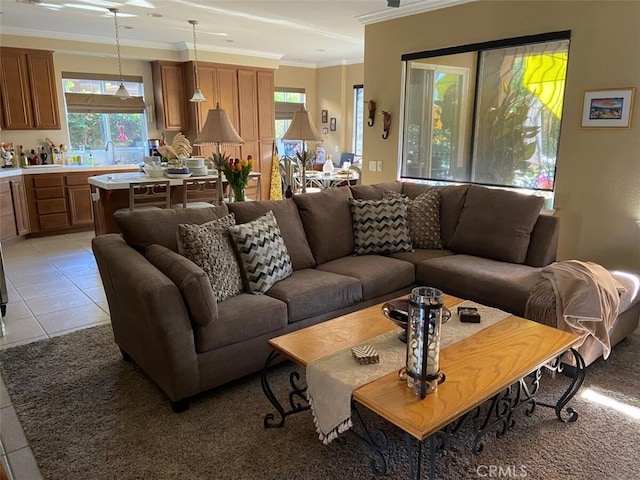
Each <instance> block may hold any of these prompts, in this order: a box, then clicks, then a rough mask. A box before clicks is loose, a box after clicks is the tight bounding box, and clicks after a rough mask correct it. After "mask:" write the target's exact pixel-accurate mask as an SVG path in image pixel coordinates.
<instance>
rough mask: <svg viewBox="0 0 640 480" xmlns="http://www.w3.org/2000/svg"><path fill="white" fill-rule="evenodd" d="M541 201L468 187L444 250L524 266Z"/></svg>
mask: <svg viewBox="0 0 640 480" xmlns="http://www.w3.org/2000/svg"><path fill="white" fill-rule="evenodd" d="M543 202H544V198H542V197H538V196H534V195H525V194H522V193H516V192H509V191H507V190H499V189H494V188H486V187H479V186H476V185H471V186H470V187H469V190H468V191H467V196H466V198H465V201H464V206H463V207H462V211H461V212H460V218H459V219H458V226H457V227H456V230H455V232H454V234H453V237H452V238H451V241H450V242H449V245H448V248H450V249H451V250H453V251H454V252H456V253H466V254H469V255H476V256H479V257H484V258H491V259H494V260H501V261H503V262H511V263H524V261H525V260H526V258H527V250H528V249H529V240H530V238H531V231H532V230H533V226H534V225H535V223H536V221H537V220H538V215H539V214H540V209H541V208H542V204H543Z"/></svg>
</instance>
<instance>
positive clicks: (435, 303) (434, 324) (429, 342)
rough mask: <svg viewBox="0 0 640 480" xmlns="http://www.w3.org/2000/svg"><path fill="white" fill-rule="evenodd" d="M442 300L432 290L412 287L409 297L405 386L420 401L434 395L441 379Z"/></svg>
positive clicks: (436, 290) (435, 290) (434, 290)
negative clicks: (428, 395)
mask: <svg viewBox="0 0 640 480" xmlns="http://www.w3.org/2000/svg"><path fill="white" fill-rule="evenodd" d="M443 307H444V297H443V294H442V292H441V291H440V290H438V289H436V288H432V287H416V288H414V289H413V290H412V291H411V294H410V296H409V323H408V325H407V362H406V372H407V384H408V387H409V388H411V389H413V391H414V392H415V393H416V394H418V395H419V396H420V398H424V397H425V396H426V395H427V393H432V392H435V391H436V389H437V387H438V384H439V383H442V382H443V381H444V379H445V376H444V374H443V373H442V372H440V327H441V325H442V311H443Z"/></svg>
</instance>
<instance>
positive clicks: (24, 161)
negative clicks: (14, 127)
mask: <svg viewBox="0 0 640 480" xmlns="http://www.w3.org/2000/svg"><path fill="white" fill-rule="evenodd" d="M18 156H19V157H20V163H19V165H20V166H21V167H26V166H27V165H29V162H28V161H27V154H26V153H24V147H23V146H22V145H20V151H19V152H18Z"/></svg>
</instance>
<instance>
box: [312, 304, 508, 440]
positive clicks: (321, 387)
mask: <svg viewBox="0 0 640 480" xmlns="http://www.w3.org/2000/svg"><path fill="white" fill-rule="evenodd" d="M458 306H461V307H476V308H477V309H478V312H479V313H480V316H481V319H482V320H481V322H480V323H462V322H460V321H459V320H458V316H457V314H456V310H455V309H457V307H458ZM380 315H382V313H380ZM508 316H509V314H508V313H506V312H503V311H501V310H498V309H496V308H490V307H485V306H484V305H479V304H477V303H473V302H469V301H464V302H461V303H459V304H458V305H456V306H455V307H454V311H452V315H451V320H449V321H448V322H447V323H446V324H444V325H443V326H442V329H441V336H440V348H441V349H443V348H444V347H446V346H448V345H451V344H453V343H456V342H458V341H460V340H462V339H464V338H466V337H468V336H471V335H473V334H475V333H477V332H479V331H480V330H482V329H484V328H487V327H488V326H490V325H493V324H495V323H497V322H499V321H501V320H503V319H505V318H507V317H508ZM401 331H402V330H401V329H397V330H394V331H392V332H388V333H385V334H383V335H380V336H378V337H376V338H373V339H371V340H369V341H367V342H364V343H362V345H371V346H372V347H373V348H374V349H375V350H376V351H377V352H378V356H379V357H380V362H379V363H374V364H367V365H361V364H359V363H358V362H357V361H356V360H355V359H354V358H353V356H352V355H351V348H347V349H344V350H341V351H339V352H336V353H334V354H332V355H329V356H326V357H323V358H320V359H319V360H316V361H315V362H312V363H310V364H309V365H307V371H306V377H307V398H308V399H309V404H310V405H311V410H312V411H313V418H314V422H315V424H316V430H317V431H318V435H319V438H320V440H321V441H322V442H323V443H324V444H325V445H326V444H328V443H329V442H331V441H332V440H333V439H335V438H336V437H337V436H338V434H339V433H342V432H344V431H346V430H348V429H349V428H351V426H352V424H351V393H352V392H353V390H355V389H356V388H358V387H360V386H362V385H364V384H366V383H369V382H371V381H373V380H376V379H378V378H380V377H382V376H384V375H386V374H388V373H390V372H393V371H397V370H399V369H400V368H401V367H403V366H404V365H405V362H406V354H407V346H406V344H405V343H402V342H401V341H400V340H398V335H399V334H400V332H401ZM444 373H445V374H446V372H444ZM398 381H400V380H398Z"/></svg>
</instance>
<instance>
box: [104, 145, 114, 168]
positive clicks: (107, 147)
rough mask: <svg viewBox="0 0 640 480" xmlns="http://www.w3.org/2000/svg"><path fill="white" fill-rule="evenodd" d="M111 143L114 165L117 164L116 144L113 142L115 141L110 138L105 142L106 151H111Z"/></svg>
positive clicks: (112, 162)
mask: <svg viewBox="0 0 640 480" xmlns="http://www.w3.org/2000/svg"><path fill="white" fill-rule="evenodd" d="M109 144H111V152H112V155H111V164H112V165H116V147H115V145H114V144H113V142H112V141H111V140H108V141H107V143H106V144H105V146H104V151H105V152H108V151H109Z"/></svg>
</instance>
